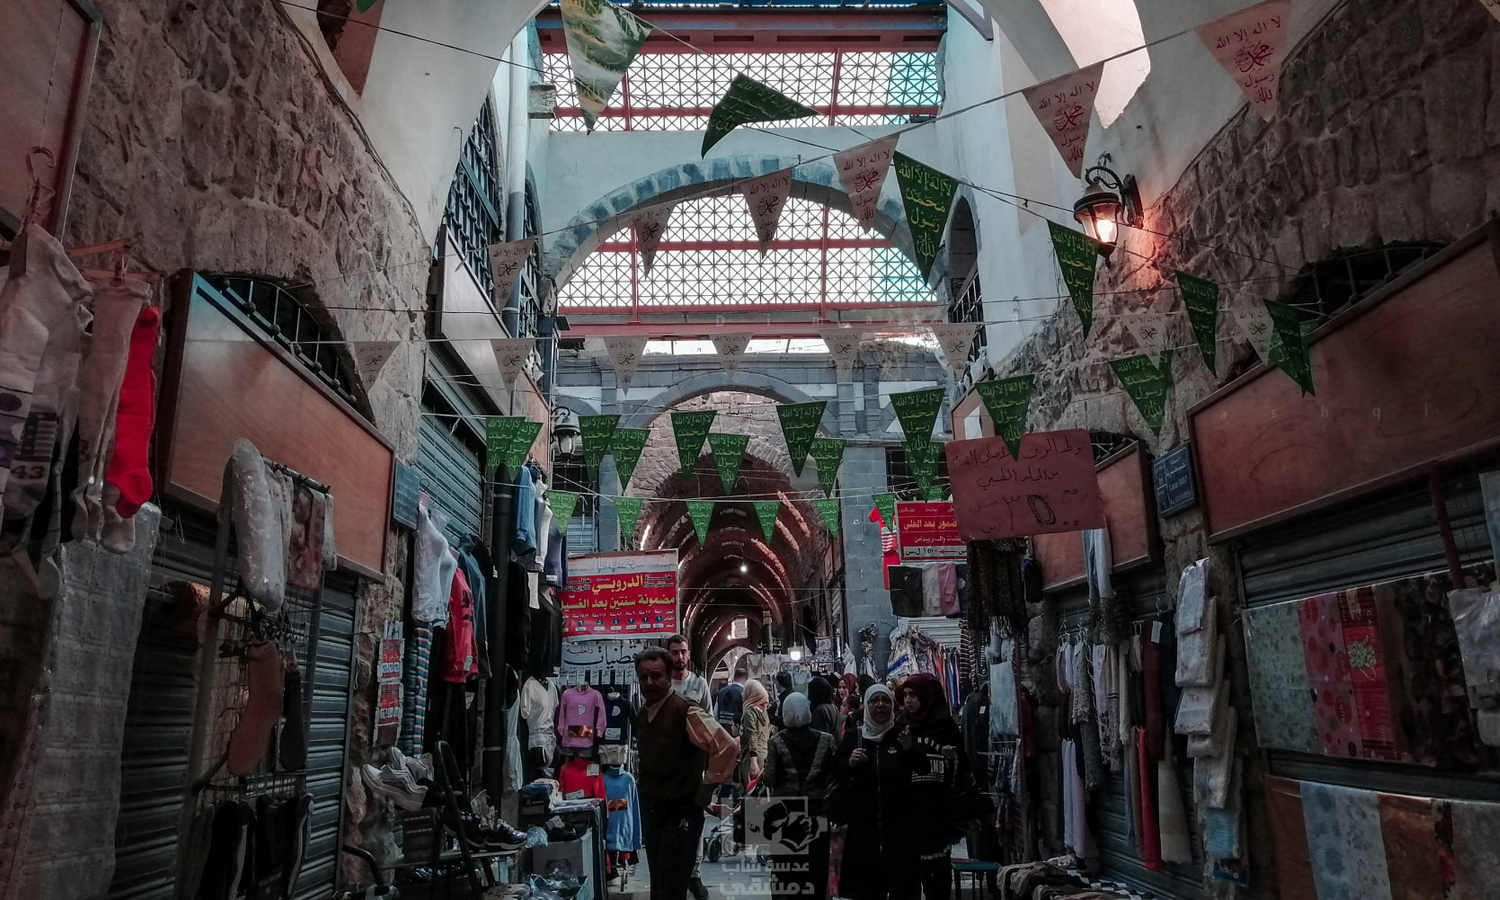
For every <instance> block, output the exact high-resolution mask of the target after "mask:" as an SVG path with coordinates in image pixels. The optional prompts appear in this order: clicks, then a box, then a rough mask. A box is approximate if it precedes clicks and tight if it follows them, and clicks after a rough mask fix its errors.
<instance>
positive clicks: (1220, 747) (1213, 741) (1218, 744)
mask: <svg viewBox="0 0 1500 900" xmlns="http://www.w3.org/2000/svg"><path fill="white" fill-rule="evenodd" d="M1189 690H1197V688H1190V689H1189ZM1214 702H1215V711H1214V724H1213V729H1212V730H1211V731H1210V732H1209V733H1208V734H1194V735H1190V736H1189V737H1188V741H1187V746H1188V756H1189V757H1190V758H1192V759H1197V758H1198V757H1201V756H1223V755H1224V752H1225V746H1226V744H1225V742H1226V741H1227V740H1228V739H1229V727H1230V725H1229V720H1230V718H1231V717H1232V716H1233V715H1234V708H1233V707H1231V706H1230V705H1229V685H1228V683H1227V682H1224V683H1221V684H1220V685H1219V694H1218V697H1217V698H1216V699H1215V701H1214Z"/></svg>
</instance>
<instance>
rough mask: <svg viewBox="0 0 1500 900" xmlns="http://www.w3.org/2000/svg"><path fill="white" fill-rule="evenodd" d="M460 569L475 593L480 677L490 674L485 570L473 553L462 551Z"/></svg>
mask: <svg viewBox="0 0 1500 900" xmlns="http://www.w3.org/2000/svg"><path fill="white" fill-rule="evenodd" d="M458 569H459V571H460V572H463V573H464V578H465V579H466V580H467V581H468V583H469V592H470V593H472V594H473V595H474V646H475V647H476V648H478V650H479V677H480V678H488V677H489V676H490V654H489V646H490V635H489V627H490V626H489V610H488V608H487V605H486V603H485V600H486V597H485V587H484V585H485V577H484V570H483V569H481V568H480V566H479V560H478V559H476V558H475V556H474V554H473V553H460V554H459V556H458Z"/></svg>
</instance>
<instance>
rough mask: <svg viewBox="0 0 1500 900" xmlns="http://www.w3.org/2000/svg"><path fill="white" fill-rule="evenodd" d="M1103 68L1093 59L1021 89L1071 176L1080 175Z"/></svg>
mask: <svg viewBox="0 0 1500 900" xmlns="http://www.w3.org/2000/svg"><path fill="white" fill-rule="evenodd" d="M1103 72H1104V63H1102V62H1101V63H1094V64H1093V65H1092V66H1089V67H1088V68H1086V69H1079V70H1078V71H1076V72H1069V73H1068V74H1066V75H1064V76H1062V77H1061V78H1054V79H1052V80H1051V81H1044V82H1042V83H1041V84H1038V85H1035V86H1033V87H1029V88H1026V89H1025V90H1024V91H1022V92H1021V95H1022V96H1024V97H1025V98H1026V105H1027V106H1030V107H1031V111H1032V112H1034V113H1036V120H1037V121H1038V122H1041V123H1042V130H1044V131H1046V132H1047V136H1048V137H1050V138H1052V143H1054V144H1056V145H1057V152H1058V153H1061V154H1062V158H1063V162H1065V163H1067V164H1068V171H1069V172H1072V173H1073V175H1074V177H1079V178H1081V177H1082V176H1083V152H1084V146H1085V145H1086V144H1088V141H1089V122H1090V120H1091V119H1093V117H1094V98H1095V97H1096V96H1098V94H1099V76H1100V75H1101V74H1102V73H1103Z"/></svg>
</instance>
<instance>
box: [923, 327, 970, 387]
mask: <svg viewBox="0 0 1500 900" xmlns="http://www.w3.org/2000/svg"><path fill="white" fill-rule="evenodd" d="M927 327H928V328H931V329H932V336H933V337H935V338H937V342H938V346H939V347H941V348H942V350H943V358H944V359H946V360H947V361H948V371H949V372H952V373H953V377H954V378H959V377H962V376H963V374H964V368H965V367H966V366H967V365H968V364H969V352H970V351H972V350H973V349H974V330H975V328H976V327H977V326H976V325H975V324H974V323H973V322H934V323H932V324H931V325H929V326H927Z"/></svg>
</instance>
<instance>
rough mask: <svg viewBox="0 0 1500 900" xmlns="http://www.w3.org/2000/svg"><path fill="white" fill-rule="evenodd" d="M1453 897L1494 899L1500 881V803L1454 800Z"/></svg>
mask: <svg viewBox="0 0 1500 900" xmlns="http://www.w3.org/2000/svg"><path fill="white" fill-rule="evenodd" d="M1452 810H1453V861H1454V864H1455V872H1454V885H1453V891H1452V892H1451V893H1450V894H1449V897H1450V898H1452V900H1492V898H1493V897H1494V896H1495V889H1496V885H1500V840H1496V835H1500V803H1469V802H1463V801H1457V800H1455V801H1453V803H1452Z"/></svg>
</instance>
